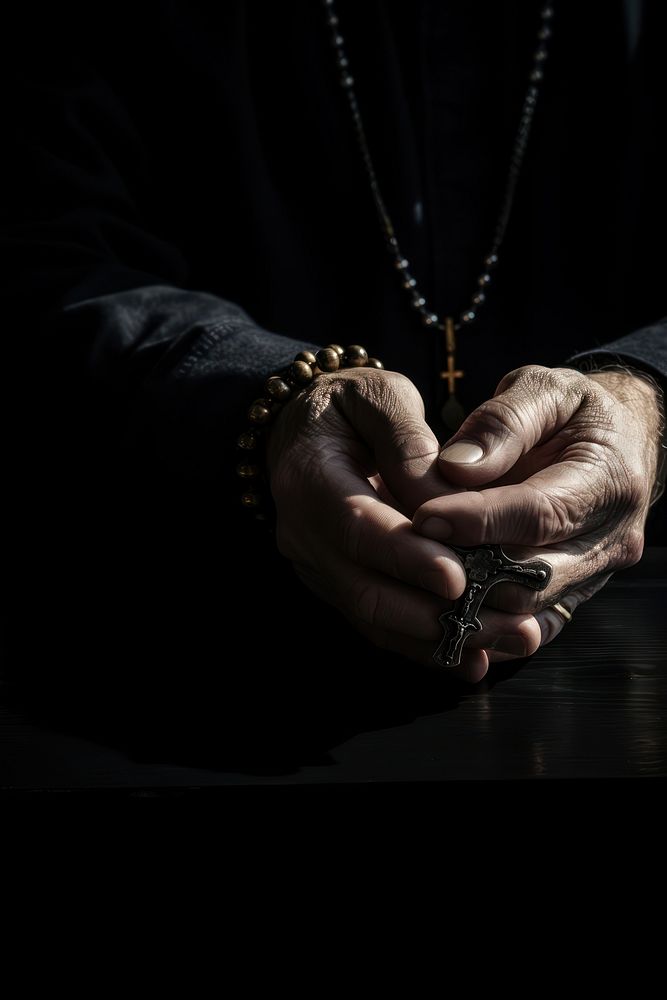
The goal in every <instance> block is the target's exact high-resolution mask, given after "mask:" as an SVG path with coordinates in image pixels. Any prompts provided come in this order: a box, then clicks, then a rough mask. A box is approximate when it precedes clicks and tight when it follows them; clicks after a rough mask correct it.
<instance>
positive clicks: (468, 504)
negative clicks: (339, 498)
mask: <svg viewBox="0 0 667 1000" xmlns="http://www.w3.org/2000/svg"><path fill="white" fill-rule="evenodd" d="M606 492H607V490H606V479H605V475H604V473H603V470H602V468H601V467H600V466H599V465H597V466H596V465H594V464H593V463H589V462H579V461H574V460H572V461H563V462H558V463H557V464H556V465H552V466H550V467H549V468H548V469H543V470H542V471H541V472H538V473H536V474H535V475H534V476H531V477H530V478H529V479H527V480H526V481H525V482H523V483H520V484H519V485H513V486H498V487H493V488H491V489H488V490H480V491H479V492H477V491H473V490H468V491H466V492H464V493H456V494H452V495H451V496H448V497H438V498H436V499H433V500H430V501H428V502H427V503H425V504H423V505H422V506H421V507H420V508H419V509H418V510H417V511H416V512H415V516H414V518H413V526H414V528H415V530H416V531H418V532H419V533H420V534H422V535H425V536H426V537H427V538H433V539H436V540H437V541H440V542H447V541H450V540H452V539H455V540H456V544H457V545H464V546H471V545H482V544H484V543H508V544H512V543H513V544H517V545H529V546H535V547H542V546H545V545H554V544H557V543H558V542H563V541H566V540H567V539H570V538H575V537H577V536H578V535H581V534H583V533H584V532H586V531H589V530H590V529H591V528H592V527H594V526H596V525H598V524H600V523H601V522H603V521H609V520H610V518H611V517H613V511H610V510H609V507H608V505H607V504H606V502H605V494H606Z"/></svg>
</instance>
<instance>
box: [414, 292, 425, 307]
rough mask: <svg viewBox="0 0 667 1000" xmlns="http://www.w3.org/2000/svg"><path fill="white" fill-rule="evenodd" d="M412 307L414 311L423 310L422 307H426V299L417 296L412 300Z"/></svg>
mask: <svg viewBox="0 0 667 1000" xmlns="http://www.w3.org/2000/svg"><path fill="white" fill-rule="evenodd" d="M412 305H413V306H414V308H415V309H421V308H423V306H425V305H426V299H424V298H422V296H421V295H418V296H417V297H416V298H415V299H413V300H412Z"/></svg>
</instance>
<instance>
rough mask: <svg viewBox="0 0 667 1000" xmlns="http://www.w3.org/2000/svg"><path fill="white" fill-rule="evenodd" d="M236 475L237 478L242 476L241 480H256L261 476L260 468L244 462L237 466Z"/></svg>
mask: <svg viewBox="0 0 667 1000" xmlns="http://www.w3.org/2000/svg"><path fill="white" fill-rule="evenodd" d="M236 474H237V476H240V477H241V479H254V478H255V477H256V476H258V475H259V466H258V465H250V464H248V463H246V462H242V463H241V464H240V465H237V466H236Z"/></svg>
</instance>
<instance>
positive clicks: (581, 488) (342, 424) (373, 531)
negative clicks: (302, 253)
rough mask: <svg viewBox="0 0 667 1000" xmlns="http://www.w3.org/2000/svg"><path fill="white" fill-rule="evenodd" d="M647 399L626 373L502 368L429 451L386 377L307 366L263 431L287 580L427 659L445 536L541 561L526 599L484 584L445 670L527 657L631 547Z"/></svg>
mask: <svg viewBox="0 0 667 1000" xmlns="http://www.w3.org/2000/svg"><path fill="white" fill-rule="evenodd" d="M660 421H661V413H660V403H659V400H658V397H657V394H656V391H655V389H654V388H653V387H652V386H651V384H650V383H648V382H646V381H645V380H644V379H642V378H640V377H637V376H634V375H632V374H630V373H626V372H616V371H605V372H595V373H590V374H583V373H581V372H577V371H573V370H571V369H568V368H551V369H550V368H544V367H541V366H537V365H529V366H526V367H523V368H519V369H517V370H516V371H513V372H510V373H509V374H508V375H506V376H505V378H504V379H503V380H502V381H501V382H500V384H499V386H498V388H497V390H496V393H495V395H494V397H493V398H492V399H490V400H488V401H487V402H485V403H483V404H482V405H481V406H480V407H478V408H477V409H476V410H475V411H474V412H473V413H472V414H471V415H470V416H469V417H468V418H467V419H466V420H465V422H464V424H463V425H462V427H461V428H460V429H459V431H457V433H456V434H455V435H454V436H453V437H452V438H451V439H450V441H448V442H447V445H446V447H445V448H444V450H443V449H442V448H441V446H440V445H439V443H438V441H437V439H436V437H435V435H434V434H433V432H432V431H431V429H430V428H429V426H428V425H427V423H426V422H425V419H424V405H423V401H422V398H421V396H420V394H419V392H418V390H417V388H416V387H415V386H414V385H413V384H412V382H410V381H409V380H408V379H407V378H405V377H404V376H402V375H399V374H398V373H396V372H388V371H378V370H374V369H366V368H359V369H350V370H346V371H339V372H336V373H334V374H330V375H324V374H323V375H320V376H318V378H317V379H316V380H315V382H314V383H313V385H312V386H311V387H310V388H309V389H307V390H306V391H304V392H303V393H301V394H300V395H299V396H297V397H296V398H295V399H293V400H292V401H291V402H290V404H289V406H287V407H285V409H284V410H283V412H282V413H281V415H280V417H279V418H278V419H277V421H276V423H275V425H274V427H273V429H272V431H271V435H270V438H269V442H268V455H267V458H268V467H269V474H270V483H271V491H272V494H273V498H274V501H275V505H276V512H277V525H276V530H277V543H278V548H279V550H280V552H281V553H282V554H283V556H285V557H286V558H288V559H290V560H291V562H292V563H293V565H294V567H295V570H296V572H297V573H298V575H299V577H300V578H301V579H302V581H303V582H304V583H305V584H306V585H307V586H308V587H309V588H311V589H312V590H313V591H314V592H315V593H316V594H317V595H318V596H319V597H321V598H322V599H323V600H324V601H326V602H328V603H329V604H332V605H334V606H335V607H337V608H338V609H339V610H340V611H341V612H342V613H343V614H344V615H345V616H346V618H347V619H348V620H349V621H351V622H352V623H353V624H354V626H355V627H356V628H357V629H358V631H359V632H361V633H362V634H363V635H365V636H366V637H367V638H369V639H370V640H371V641H372V642H373V643H375V644H376V645H377V646H379V647H382V648H384V649H388V650H392V651H393V652H396V653H399V654H402V655H404V656H407V657H409V658H410V659H412V660H416V661H419V662H421V663H424V664H428V665H432V663H433V661H432V656H433V652H434V649H435V647H436V645H437V643H438V641H439V639H440V638H441V637H442V630H441V627H440V625H439V623H438V616H439V615H440V614H441V613H442V611H443V610H446V609H447V608H448V607H451V605H452V602H453V601H455V600H456V598H458V597H459V596H460V595H461V593H462V592H463V590H464V587H465V583H466V578H465V573H464V571H463V566H462V564H461V562H460V561H459V559H458V558H457V556H456V555H455V554H454V552H453V551H452V550H451V549H449V548H448V547H447V545H448V543H452V544H456V545H462V546H474V545H481V544H483V543H487V542H491V543H500V544H502V545H503V546H504V547H505V550H506V551H507V554H508V555H509V556H510V557H511V558H514V559H528V558H532V557H539V558H543V559H546V560H547V561H548V562H549V563H550V564H551V566H552V568H553V574H552V579H551V583H550V585H549V587H548V589H547V590H545V591H543V592H539V593H536V592H533V591H529V590H527V589H526V588H523V587H521V586H514V585H512V584H499V585H498V586H497V587H495V588H493V590H492V591H490V593H489V595H488V597H487V599H486V602H485V605H484V607H483V608H482V612H481V615H480V618H481V621H482V624H483V629H482V631H481V632H477V633H475V634H474V635H471V636H470V638H469V640H468V642H467V644H466V646H465V650H464V655H463V660H462V663H461V665H460V667H458V668H456V673H457V674H458V676H460V677H462V678H463V679H465V680H468V681H470V682H476V681H479V680H480V679H481V678H482V677H483V676H484V675H485V674H486V672H487V670H488V668H489V664H490V663H492V662H494V661H500V660H508V659H512V658H517V657H524V656H529V655H531V654H532V653H534V652H535V651H536V650H537V649H538V648H539V647H540V646H541V645H543V644H545V643H547V642H550V641H551V640H552V639H554V638H555V637H556V636H557V635H558V633H559V632H560V630H561V628H562V627H563V624H564V621H563V619H562V617H561V616H560V615H559V614H558V613H557V612H555V611H553V609H552V608H551V607H550V606H551V605H553V604H554V603H555V602H557V601H561V602H562V603H563V604H564V605H565V606H566V607H567V609H568V610H569V611H570V612H573V611H574V610H575V609H576V607H577V606H578V605H579V604H581V603H582V602H583V601H586V600H588V599H589V598H590V597H592V596H593V595H594V594H595V593H596V592H597V591H598V590H599V589H600V588H601V587H603V586H604V584H605V583H606V582H607V581H608V580H609V578H610V576H611V575H612V573H614V572H615V571H616V570H619V569H621V568H623V567H626V566H630V565H632V564H634V563H636V562H637V561H638V560H639V559H640V558H641V555H642V551H643V545H644V524H645V520H646V515H647V512H648V507H649V503H650V498H651V491H652V487H653V483H654V481H655V476H656V466H657V453H658V448H657V441H658V435H659V429H660Z"/></svg>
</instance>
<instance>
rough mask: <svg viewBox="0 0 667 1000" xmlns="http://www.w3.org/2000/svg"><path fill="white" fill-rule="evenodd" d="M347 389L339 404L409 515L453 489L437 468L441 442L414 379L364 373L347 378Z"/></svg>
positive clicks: (364, 370)
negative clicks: (427, 415)
mask: <svg viewBox="0 0 667 1000" xmlns="http://www.w3.org/2000/svg"><path fill="white" fill-rule="evenodd" d="M345 390H346V391H345V392H343V393H341V394H340V397H337V403H338V405H339V406H340V407H341V409H342V411H343V413H344V415H345V417H346V418H347V419H348V421H349V422H350V423H351V424H352V426H353V427H354V428H355V430H356V432H357V433H358V434H359V435H360V437H361V438H362V440H363V441H365V443H366V444H367V445H368V447H370V448H371V450H372V451H373V453H374V455H375V459H376V462H377V468H378V472H379V474H380V476H381V477H382V480H383V482H384V483H385V484H386V486H387V489H388V490H389V492H390V493H391V494H392V496H394V497H395V498H396V500H397V502H398V504H399V505H400V507H401V509H402V510H403V511H404V512H406V513H408V514H409V515H412V513H413V512H414V511H415V510H416V508H417V507H418V506H419V505H420V504H422V503H424V501H425V500H427V499H428V498H429V497H432V496H438V495H440V494H444V493H447V492H449V491H450V490H451V487H450V486H448V484H447V483H445V482H444V481H443V478H442V475H441V473H440V472H439V469H438V454H439V451H440V445H439V444H438V439H437V438H436V436H435V434H434V433H433V431H432V430H431V428H430V427H429V426H428V424H427V423H426V421H425V419H424V402H423V400H422V398H421V396H420V394H419V392H418V390H417V388H416V387H415V386H414V385H413V383H412V382H411V381H410V380H409V379H407V378H406V377H405V376H404V375H400V374H399V373H398V372H386V371H378V372H369V370H368V369H360V370H359V377H357V378H354V377H351V378H348V379H346V385H345Z"/></svg>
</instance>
